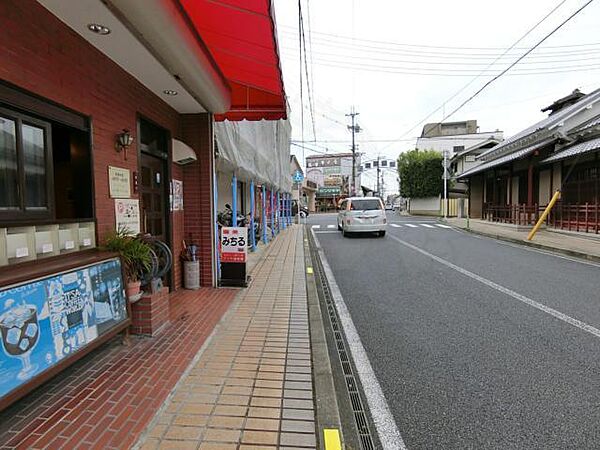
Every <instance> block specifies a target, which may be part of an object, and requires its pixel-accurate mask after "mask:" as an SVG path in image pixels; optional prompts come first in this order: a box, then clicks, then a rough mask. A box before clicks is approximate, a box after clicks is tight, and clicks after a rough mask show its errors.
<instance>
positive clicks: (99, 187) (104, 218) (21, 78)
mask: <svg viewBox="0 0 600 450" xmlns="http://www.w3.org/2000/svg"><path fill="white" fill-rule="evenodd" d="M0 30H2V39H0V79H3V80H6V81H8V82H10V83H13V84H15V85H17V86H19V87H21V88H23V89H26V90H28V91H30V92H33V93H35V94H37V95H40V96H42V97H45V98H47V99H50V100H53V101H55V102H57V103H59V104H61V105H64V106H66V107H68V108H71V109H73V110H76V111H78V112H80V113H82V114H85V115H87V116H90V117H91V121H92V128H93V149H92V152H93V163H94V184H95V215H96V219H97V223H98V237H99V238H100V241H101V240H102V238H103V237H104V236H105V235H106V233H107V232H108V231H111V230H113V229H114V226H115V213H114V201H113V200H112V199H111V198H109V194H108V175H107V166H109V165H112V166H118V167H124V168H128V169H129V170H131V171H132V172H133V171H137V170H138V167H137V158H136V150H135V149H136V144H137V139H136V141H135V142H134V146H133V148H132V149H131V150H130V151H129V156H128V159H127V160H125V159H124V155H123V153H116V152H115V149H114V142H115V136H116V134H117V133H119V132H120V131H121V130H122V129H123V128H128V129H130V130H132V132H133V134H134V137H135V138H137V136H135V130H136V129H137V126H136V123H137V117H138V114H139V115H142V116H144V117H146V118H148V119H150V120H152V121H153V122H155V123H157V124H159V125H160V126H162V127H164V128H166V129H168V130H169V131H170V132H171V135H172V136H173V137H179V136H180V115H179V114H178V113H177V111H175V110H174V109H172V108H171V107H170V106H169V105H167V104H166V103H165V102H163V101H162V100H161V99H160V98H159V97H158V96H157V95H155V94H154V93H152V92H151V91H149V90H148V89H146V88H145V87H144V86H143V85H142V84H140V83H139V82H138V81H137V80H136V79H135V78H133V77H132V76H131V75H129V74H128V73H127V72H125V71H124V70H123V69H121V68H120V67H119V66H118V65H117V64H115V63H114V62H113V61H111V60H110V59H109V58H108V57H106V56H105V55H104V54H103V53H101V52H100V51H98V50H97V49H95V48H94V47H93V46H92V45H90V44H89V43H88V42H87V41H85V40H84V39H83V38H82V37H80V36H79V35H78V34H77V33H75V32H74V31H73V30H71V29H70V28H69V27H67V26H66V25H65V24H63V23H62V22H61V21H60V20H59V19H57V18H56V17H55V16H53V15H52V14H51V13H50V12H49V11H47V10H46V9H45V8H44V7H42V6H41V5H40V4H38V3H37V2H36V1H34V0H2V1H0ZM206 117H208V116H207V115H205V118H206ZM203 130H205V131H206V130H207V127H206V126H204V128H203ZM205 140H208V137H206V139H205ZM203 161H206V158H205V159H204V160H203ZM172 175H173V178H176V179H179V180H182V179H183V169H182V168H181V167H180V166H177V165H173V168H172ZM184 186H185V185H184ZM132 196H133V197H134V198H135V197H137V194H133V195H132ZM184 206H185V205H184ZM202 219H204V216H202ZM183 225H184V219H183V212H176V213H174V214H173V220H172V230H173V233H172V242H173V244H174V245H173V247H174V248H173V253H174V256H175V258H174V259H175V265H174V280H175V287H179V286H181V269H180V262H179V258H178V255H179V252H180V250H181V240H182V238H183ZM209 226H210V225H209Z"/></svg>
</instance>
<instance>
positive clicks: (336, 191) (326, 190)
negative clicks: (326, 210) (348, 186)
mask: <svg viewBox="0 0 600 450" xmlns="http://www.w3.org/2000/svg"><path fill="white" fill-rule="evenodd" d="M341 193H342V189H341V187H339V186H337V187H334V186H325V187H323V186H322V187H320V188H319V189H317V197H333V196H335V195H340V194H341Z"/></svg>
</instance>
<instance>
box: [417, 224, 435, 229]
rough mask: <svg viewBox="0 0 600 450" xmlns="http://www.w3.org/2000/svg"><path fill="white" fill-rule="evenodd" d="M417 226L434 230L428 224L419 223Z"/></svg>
mask: <svg viewBox="0 0 600 450" xmlns="http://www.w3.org/2000/svg"><path fill="white" fill-rule="evenodd" d="M419 225H421V226H422V227H425V228H434V226H433V225H429V224H428V223H420V224H419Z"/></svg>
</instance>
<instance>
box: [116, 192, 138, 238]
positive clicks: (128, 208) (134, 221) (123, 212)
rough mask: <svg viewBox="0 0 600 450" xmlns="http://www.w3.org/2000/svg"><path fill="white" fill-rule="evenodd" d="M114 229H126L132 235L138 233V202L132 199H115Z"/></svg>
mask: <svg viewBox="0 0 600 450" xmlns="http://www.w3.org/2000/svg"><path fill="white" fill-rule="evenodd" d="M115 219H116V222H117V223H116V229H117V230H120V229H127V230H129V231H130V232H131V233H132V234H138V233H139V232H140V201H139V200H137V199H133V198H127V199H124V198H122V199H115Z"/></svg>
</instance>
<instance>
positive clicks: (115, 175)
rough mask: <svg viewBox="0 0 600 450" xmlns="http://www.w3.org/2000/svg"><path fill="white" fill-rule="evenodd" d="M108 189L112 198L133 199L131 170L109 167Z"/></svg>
mask: <svg viewBox="0 0 600 450" xmlns="http://www.w3.org/2000/svg"><path fill="white" fill-rule="evenodd" d="M108 187H109V193H110V196H111V197H112V198H129V197H131V182H130V176H129V169H123V168H122V167H113V166H108Z"/></svg>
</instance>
